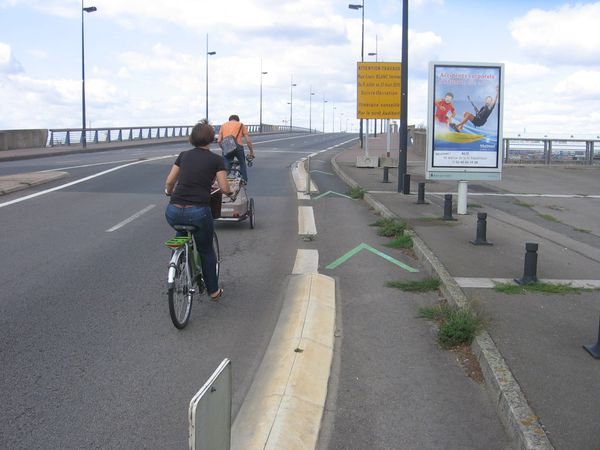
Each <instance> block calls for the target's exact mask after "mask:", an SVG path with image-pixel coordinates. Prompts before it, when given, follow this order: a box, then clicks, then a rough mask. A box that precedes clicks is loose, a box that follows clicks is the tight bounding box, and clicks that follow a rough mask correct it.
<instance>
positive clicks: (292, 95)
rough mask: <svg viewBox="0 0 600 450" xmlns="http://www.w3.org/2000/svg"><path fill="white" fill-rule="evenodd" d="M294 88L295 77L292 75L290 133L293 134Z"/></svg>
mask: <svg viewBox="0 0 600 450" xmlns="http://www.w3.org/2000/svg"><path fill="white" fill-rule="evenodd" d="M294 86H296V83H294V75H292V76H291V77H290V133H291V132H292V126H293V122H292V120H293V118H294V114H293V112H294Z"/></svg>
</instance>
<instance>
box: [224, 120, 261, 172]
mask: <svg viewBox="0 0 600 450" xmlns="http://www.w3.org/2000/svg"><path fill="white" fill-rule="evenodd" d="M224 136H234V137H236V141H237V150H236V151H235V152H234V154H233V155H231V156H229V157H224V159H225V168H226V169H227V171H229V170H230V169H231V163H232V162H233V159H234V158H237V160H238V162H239V163H240V173H241V175H242V178H243V179H244V181H245V182H246V183H248V170H247V169H246V156H245V155H244V141H243V140H244V139H245V140H246V145H247V146H248V158H250V159H254V149H253V148H252V141H251V140H250V135H249V134H248V129H247V128H246V125H244V124H243V123H241V122H240V117H239V116H238V115H237V114H232V115H231V116H229V121H228V122H225V123H224V124H223V125H221V128H220V129H219V136H218V137H217V143H219V144H220V143H221V141H222V140H223V137H224Z"/></svg>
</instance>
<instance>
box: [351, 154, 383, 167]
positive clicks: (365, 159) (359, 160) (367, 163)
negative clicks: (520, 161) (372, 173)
mask: <svg viewBox="0 0 600 450" xmlns="http://www.w3.org/2000/svg"><path fill="white" fill-rule="evenodd" d="M356 167H366V168H374V167H379V158H378V157H377V156H364V155H361V156H357V157H356Z"/></svg>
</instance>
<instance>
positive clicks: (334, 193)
mask: <svg viewBox="0 0 600 450" xmlns="http://www.w3.org/2000/svg"><path fill="white" fill-rule="evenodd" d="M326 195H339V196H340V197H344V198H349V199H350V200H352V197H350V196H348V195H345V194H340V193H339V192H334V191H327V192H325V193H323V194H321V195H317V196H316V197H315V198H314V199H313V200H319V199H320V198H323V197H325V196H326Z"/></svg>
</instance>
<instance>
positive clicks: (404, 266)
mask: <svg viewBox="0 0 600 450" xmlns="http://www.w3.org/2000/svg"><path fill="white" fill-rule="evenodd" d="M363 250H368V251H370V252H371V253H375V254H376V255H377V256H381V257H382V258H383V259H385V260H386V261H389V262H391V263H392V264H395V265H397V266H398V267H400V268H401V269H404V270H406V271H407V272H411V273H416V272H418V271H419V269H415V268H414V267H411V266H409V265H408V264H404V263H403V262H401V261H398V260H397V259H396V258H392V257H391V256H390V255H386V254H385V253H383V252H380V251H379V250H377V249H376V248H373V247H371V246H370V245H367V244H365V243H364V242H363V243H361V244H360V245H358V246H357V247H354V248H353V249H352V250H350V251H349V252H348V253H346V254H345V255H342V256H340V257H339V258H338V259H336V260H335V261H333V262H332V263H331V264H329V265H328V266H326V267H325V268H326V269H335V268H337V267H339V266H341V265H342V264H344V263H345V262H346V261H348V260H349V259H350V258H352V257H353V256H354V255H356V254H358V253H360V252H362V251H363Z"/></svg>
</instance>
